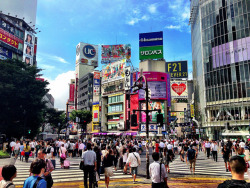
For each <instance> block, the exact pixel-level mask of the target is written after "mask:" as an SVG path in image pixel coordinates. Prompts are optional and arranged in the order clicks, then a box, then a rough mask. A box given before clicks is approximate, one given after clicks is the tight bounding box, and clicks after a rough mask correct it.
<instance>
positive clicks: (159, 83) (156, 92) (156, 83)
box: [139, 72, 170, 100]
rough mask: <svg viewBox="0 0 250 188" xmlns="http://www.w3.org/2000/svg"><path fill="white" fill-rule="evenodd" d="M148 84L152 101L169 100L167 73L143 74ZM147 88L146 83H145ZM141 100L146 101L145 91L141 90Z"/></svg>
mask: <svg viewBox="0 0 250 188" xmlns="http://www.w3.org/2000/svg"><path fill="white" fill-rule="evenodd" d="M143 75H144V76H145V77H146V79H147V82H148V88H149V89H150V90H151V99H153V100H156V99H159V100H168V97H170V96H168V92H167V91H168V90H167V82H168V79H167V75H168V74H167V73H162V72H143ZM143 85H144V86H145V82H143ZM139 100H145V91H144V90H142V89H141V90H139Z"/></svg>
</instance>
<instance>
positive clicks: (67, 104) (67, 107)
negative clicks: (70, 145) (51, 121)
mask: <svg viewBox="0 0 250 188" xmlns="http://www.w3.org/2000/svg"><path fill="white" fill-rule="evenodd" d="M68 110H69V102H67V103H66V132H65V139H67V131H68V114H69V113H68Z"/></svg>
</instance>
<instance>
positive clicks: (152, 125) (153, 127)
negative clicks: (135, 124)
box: [141, 124, 166, 132]
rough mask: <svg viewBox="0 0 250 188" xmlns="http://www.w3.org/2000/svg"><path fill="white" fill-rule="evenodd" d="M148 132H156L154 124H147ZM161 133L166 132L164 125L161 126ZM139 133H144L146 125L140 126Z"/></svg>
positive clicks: (156, 128)
mask: <svg viewBox="0 0 250 188" xmlns="http://www.w3.org/2000/svg"><path fill="white" fill-rule="evenodd" d="M148 128H149V129H148V130H149V131H157V130H158V127H157V125H156V124H149V126H148ZM162 131H166V127H165V124H163V127H162ZM141 132H146V124H141Z"/></svg>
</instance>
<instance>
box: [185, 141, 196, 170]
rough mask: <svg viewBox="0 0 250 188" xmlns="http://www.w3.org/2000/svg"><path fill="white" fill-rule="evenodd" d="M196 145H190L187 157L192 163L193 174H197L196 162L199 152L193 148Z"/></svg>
mask: <svg viewBox="0 0 250 188" xmlns="http://www.w3.org/2000/svg"><path fill="white" fill-rule="evenodd" d="M193 147H194V146H190V148H189V149H188V151H187V158H188V161H189V164H190V172H191V174H195V162H196V157H197V152H196V151H195V150H194V149H193Z"/></svg>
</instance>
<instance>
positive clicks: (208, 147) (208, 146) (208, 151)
mask: <svg viewBox="0 0 250 188" xmlns="http://www.w3.org/2000/svg"><path fill="white" fill-rule="evenodd" d="M205 148H206V152H207V158H208V159H209V157H210V149H211V144H210V142H209V141H206V143H205Z"/></svg>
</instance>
